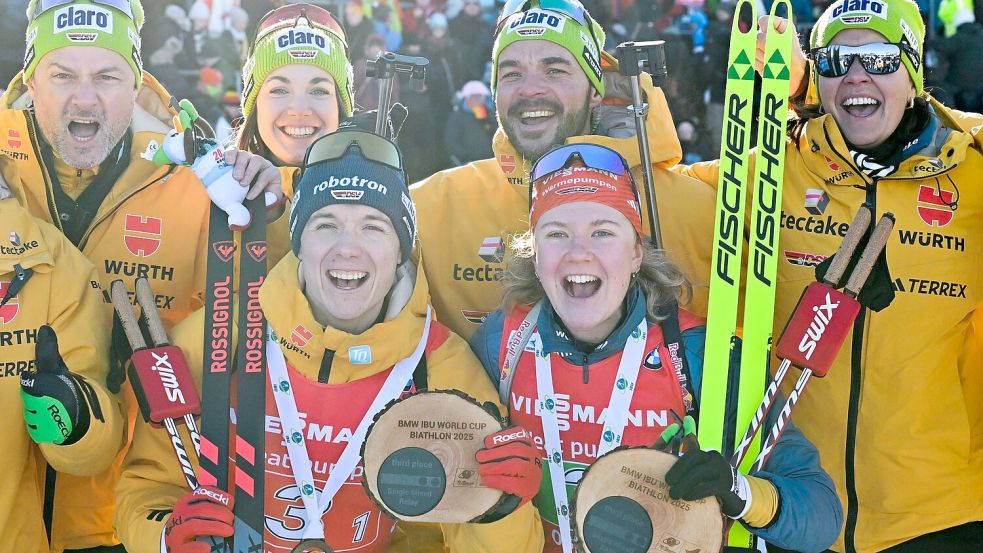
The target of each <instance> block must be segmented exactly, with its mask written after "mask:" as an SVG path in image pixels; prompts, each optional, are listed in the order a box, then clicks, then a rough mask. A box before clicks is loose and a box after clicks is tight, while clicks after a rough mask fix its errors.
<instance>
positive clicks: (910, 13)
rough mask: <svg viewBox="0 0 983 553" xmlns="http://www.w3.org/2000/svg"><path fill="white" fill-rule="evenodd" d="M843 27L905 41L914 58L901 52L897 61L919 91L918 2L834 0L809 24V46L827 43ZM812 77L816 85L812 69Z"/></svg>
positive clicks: (920, 43) (920, 33)
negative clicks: (864, 30) (914, 53)
mask: <svg viewBox="0 0 983 553" xmlns="http://www.w3.org/2000/svg"><path fill="white" fill-rule="evenodd" d="M847 29H870V30H872V31H877V32H878V33H880V34H882V35H884V38H885V39H887V41H888V42H892V43H898V44H904V45H907V46H908V47H910V48H911V49H912V50H914V51H915V52H917V53H918V59H913V58H912V57H911V56H909V55H908V53H907V52H905V53H904V54H902V56H901V62H902V63H903V64H904V66H905V69H907V70H908V75H909V76H910V77H911V82H912V83H913V84H914V85H915V94H921V93H922V86H923V85H924V84H925V77H924V71H925V69H924V67H923V60H922V58H923V56H924V48H923V45H924V43H925V25H924V23H922V16H921V14H920V13H919V12H918V4H915V2H913V1H912V0H838V1H837V2H834V3H833V4H832V5H831V6H830V7H828V8H826V11H825V12H823V14H822V15H821V16H820V17H819V21H817V22H816V25H815V26H814V27H813V28H812V35H811V36H810V38H809V45H810V46H811V47H812V48H818V47H821V46H827V45H828V44H829V43H830V41H831V40H833V37H835V36H836V34H837V33H839V32H840V31H844V30H847ZM812 79H813V84H814V85H818V82H819V81H818V74H817V73H816V72H815V70H813V72H812ZM817 90H818V88H817Z"/></svg>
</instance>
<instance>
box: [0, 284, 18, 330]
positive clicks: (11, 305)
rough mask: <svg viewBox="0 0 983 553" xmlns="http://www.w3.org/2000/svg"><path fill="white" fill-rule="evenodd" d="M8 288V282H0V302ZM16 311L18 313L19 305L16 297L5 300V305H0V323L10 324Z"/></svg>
mask: <svg viewBox="0 0 983 553" xmlns="http://www.w3.org/2000/svg"><path fill="white" fill-rule="evenodd" d="M9 286H10V283H9V282H0V301H2V300H3V298H5V297H6V296H7V288H8V287H9ZM18 311H20V304H19V303H17V296H13V297H12V298H10V299H9V300H7V303H5V304H3V305H0V323H2V324H10V323H12V322H13V321H14V318H15V317H16V316H17V312H18Z"/></svg>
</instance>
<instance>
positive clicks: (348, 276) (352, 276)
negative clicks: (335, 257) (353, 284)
mask: <svg viewBox="0 0 983 553" xmlns="http://www.w3.org/2000/svg"><path fill="white" fill-rule="evenodd" d="M328 274H329V275H330V276H331V278H336V279H338V280H359V279H362V278H365V277H366V276H367V275H368V274H369V273H366V272H365V271H334V270H331V271H328Z"/></svg>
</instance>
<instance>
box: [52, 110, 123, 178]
mask: <svg viewBox="0 0 983 553" xmlns="http://www.w3.org/2000/svg"><path fill="white" fill-rule="evenodd" d="M35 113H36V115H37V119H38V126H39V127H40V128H41V134H42V135H43V136H44V139H45V140H47V141H48V144H50V145H51V148H52V149H53V150H54V152H55V154H56V155H57V156H58V157H59V158H60V159H61V160H62V161H63V162H65V164H67V165H68V166H70V167H73V168H75V169H90V168H93V167H97V166H99V165H101V164H102V162H103V161H105V160H106V158H107V157H108V156H109V152H111V151H112V150H113V148H114V147H116V145H117V144H119V141H120V140H121V139H122V138H123V135H124V134H126V129H127V128H128V127H129V126H130V118H131V116H132V114H126V116H125V117H116V118H112V119H111V118H109V117H107V116H106V114H105V113H102V111H101V110H70V109H66V110H65V111H64V113H62V114H61V116H59V117H53V118H49V117H45V113H44V112H43V111H36V112H35ZM76 118H80V119H87V120H92V121H95V122H96V123H97V124H98V129H97V130H96V132H95V135H93V136H92V138H91V139H89V140H88V141H87V142H82V143H80V142H79V141H78V140H76V139H75V138H73V137H72V134H71V132H70V131H69V127H70V125H72V120H73V119H76Z"/></svg>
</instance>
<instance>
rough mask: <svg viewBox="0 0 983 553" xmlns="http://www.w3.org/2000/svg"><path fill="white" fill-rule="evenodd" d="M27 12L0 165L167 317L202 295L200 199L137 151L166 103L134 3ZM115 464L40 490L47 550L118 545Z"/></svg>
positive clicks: (260, 163) (243, 176) (15, 186)
mask: <svg viewBox="0 0 983 553" xmlns="http://www.w3.org/2000/svg"><path fill="white" fill-rule="evenodd" d="M27 15H28V19H29V24H28V29H27V41H26V42H27V44H26V54H25V58H24V71H23V72H22V74H20V75H18V76H16V77H15V78H14V80H13V81H12V82H11V84H10V85H9V87H8V88H7V91H6V93H5V94H4V96H3V97H2V98H0V128H2V129H3V131H2V132H0V151H2V153H3V154H5V155H4V158H3V160H2V161H0V171H2V173H3V175H4V177H5V178H6V180H7V182H8V183H9V184H10V186H11V189H12V191H13V193H14V196H15V197H16V198H17V199H18V200H19V201H20V202H21V204H23V205H24V206H25V207H27V209H28V211H29V212H30V213H31V214H32V215H34V216H35V217H38V218H39V219H42V220H45V221H48V222H50V223H52V224H53V225H54V226H55V227H57V228H58V229H59V230H61V231H62V232H63V233H64V234H65V236H66V237H67V238H68V239H69V240H70V241H71V242H72V243H73V244H75V245H76V246H77V247H78V248H79V249H80V250H81V251H82V253H83V254H84V255H85V256H86V257H87V258H88V259H89V260H90V261H92V262H93V263H94V264H95V266H96V270H97V271H98V274H99V279H98V280H99V281H100V282H101V284H102V287H103V290H104V291H105V290H108V288H109V283H110V282H111V281H112V280H114V279H117V278H121V279H123V281H124V282H125V283H126V285H127V287H128V289H129V290H130V291H131V292H132V289H133V283H134V281H135V279H136V277H138V276H146V277H147V278H148V279H149V280H150V284H151V287H152V288H153V290H154V292H155V294H156V303H157V306H158V308H159V309H160V312H161V316H162V318H163V319H164V322H165V324H166V325H167V326H168V327H170V326H173V325H174V324H176V323H177V322H178V321H180V320H181V319H183V318H184V317H185V316H187V315H188V314H189V313H191V312H192V311H194V310H195V309H196V308H197V307H199V306H200V305H201V293H202V289H203V285H204V270H205V268H204V260H205V256H204V255H203V254H202V253H201V252H204V251H205V250H206V248H207V232H208V229H207V227H208V212H209V199H208V196H207V194H206V192H205V189H204V187H203V186H202V185H201V183H200V181H199V180H198V178H197V177H196V176H195V175H194V173H193V172H192V171H191V169H190V168H188V167H174V166H167V167H161V166H158V165H155V164H154V163H152V162H151V161H149V160H148V159H146V158H145V157H144V155H145V154H148V153H149V151H148V148H149V147H150V146H151V145H152V144H153V143H155V142H157V143H159V142H160V140H161V138H162V136H163V133H166V132H167V131H168V130H169V129H170V128H171V125H172V124H171V117H172V116H173V115H174V112H173V111H172V110H171V109H170V108H169V107H168V105H169V100H170V95H169V94H168V93H167V92H166V91H165V90H164V89H163V87H161V86H160V84H159V83H158V82H157V81H156V80H155V79H154V78H153V77H152V76H150V75H149V74H147V73H145V72H144V71H143V69H142V64H141V60H140V56H139V51H140V35H139V33H140V28H141V27H142V25H143V8H142V5H141V4H140V1H139V0H118V1H117V0H113V1H106V0H76V1H74V2H68V3H65V2H57V3H56V2H45V1H41V0H32V1H31V2H30V3H29V5H28V10H27ZM147 157H149V156H147ZM227 161H229V163H231V164H233V165H235V176H236V177H237V178H238V180H239V181H240V182H244V183H249V182H254V186H253V188H252V189H251V191H250V197H252V196H255V195H257V194H259V193H260V191H261V189H264V188H265V189H268V190H269V191H271V192H274V193H276V194H277V195H278V196H282V190H281V185H280V179H279V174H278V173H277V171H276V169H275V168H273V166H272V165H271V164H270V163H269V162H267V161H265V160H263V159H262V158H259V157H258V156H252V155H250V154H245V153H242V152H232V153H230V154H229V155H228V156H227ZM254 179H255V181H254ZM104 301H105V305H104V311H103V312H102V314H103V318H101V319H93V320H92V321H91V322H90V324H91V325H93V326H95V325H97V324H104V325H108V324H109V323H110V321H111V316H112V315H111V313H112V308H111V306H110V305H109V300H108V296H105V294H104ZM119 376H120V375H116V377H113V378H111V379H110V380H115V381H117V382H118V381H119V380H120V378H119ZM120 461H121V459H120V460H118V461H117V463H115V464H114V466H113V468H112V469H110V470H109V471H108V472H106V473H104V474H102V475H100V476H98V477H96V478H76V477H73V476H68V475H65V476H64V477H59V478H58V479H57V485H56V486H46V488H47V489H46V490H45V494H46V495H45V500H46V505H48V507H49V509H50V508H51V505H53V506H54V507H53V509H54V510H53V513H54V516H53V520H46V523H47V524H48V525H49V528H50V529H51V532H52V543H51V546H52V549H53V550H54V551H62V550H64V549H68V550H72V549H85V548H90V547H98V546H113V545H115V544H117V543H118V540H117V539H116V538H115V536H114V533H113V528H112V518H113V489H114V487H115V481H116V478H117V476H116V475H117V474H118V467H119V462H120ZM49 480H50V479H49Z"/></svg>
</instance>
